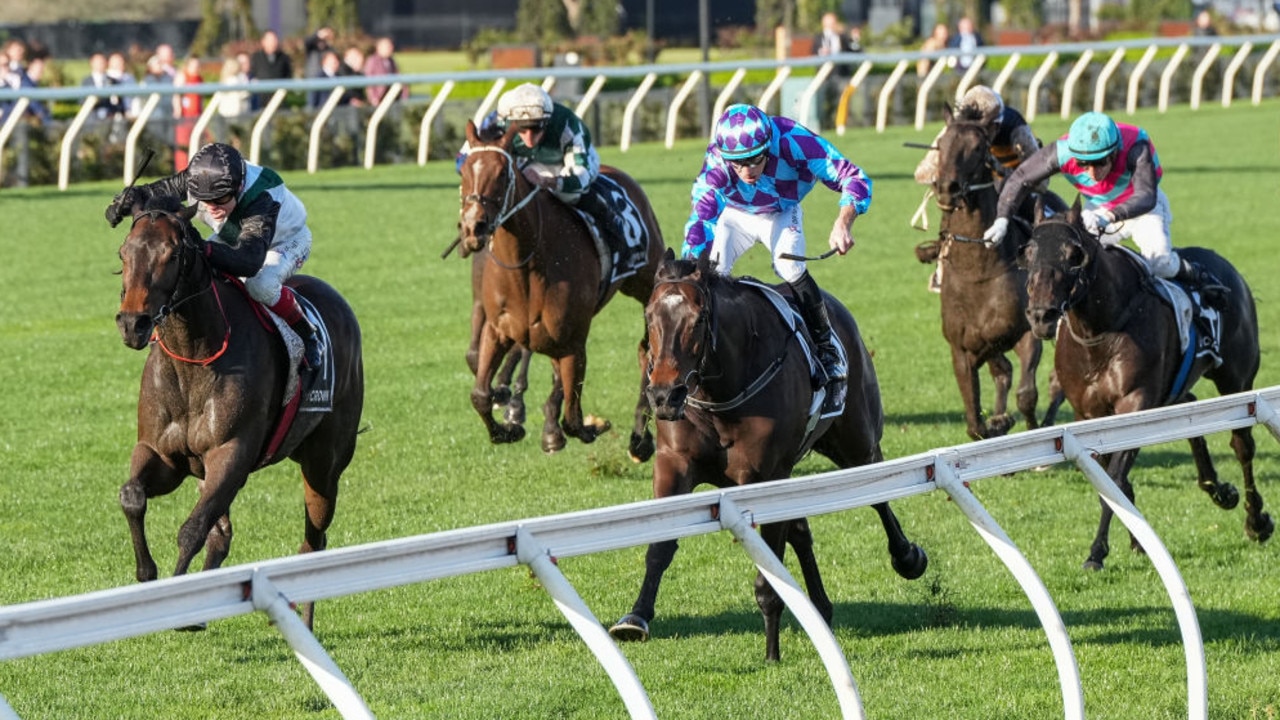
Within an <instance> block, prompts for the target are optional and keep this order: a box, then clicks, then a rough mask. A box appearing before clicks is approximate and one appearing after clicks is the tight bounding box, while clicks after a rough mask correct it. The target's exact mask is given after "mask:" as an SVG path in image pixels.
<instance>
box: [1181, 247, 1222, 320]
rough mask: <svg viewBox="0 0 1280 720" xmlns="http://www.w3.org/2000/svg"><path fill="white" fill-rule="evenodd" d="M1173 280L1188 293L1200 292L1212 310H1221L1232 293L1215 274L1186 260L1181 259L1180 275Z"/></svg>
mask: <svg viewBox="0 0 1280 720" xmlns="http://www.w3.org/2000/svg"><path fill="white" fill-rule="evenodd" d="M1173 279H1174V280H1175V281H1177V282H1179V283H1181V284H1182V286H1183V287H1185V288H1186V289H1187V290H1188V291H1192V290H1194V291H1198V292H1199V293H1200V298H1201V299H1202V300H1203V301H1204V304H1205V305H1208V306H1209V307H1212V308H1218V309H1221V308H1222V307H1223V305H1224V304H1225V302H1226V299H1227V293H1229V292H1230V290H1228V289H1227V286H1226V285H1223V284H1222V281H1221V280H1219V279H1218V278H1217V277H1216V276H1215V275H1214V274H1213V273H1211V272H1209V271H1208V270H1205V269H1204V268H1203V267H1201V266H1200V265H1199V264H1197V263H1194V262H1191V261H1190V260H1188V259H1186V258H1181V262H1180V264H1179V265H1178V273H1177V274H1176V275H1174V276H1173Z"/></svg>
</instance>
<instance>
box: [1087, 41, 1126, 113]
mask: <svg viewBox="0 0 1280 720" xmlns="http://www.w3.org/2000/svg"><path fill="white" fill-rule="evenodd" d="M1122 60H1124V48H1122V47H1121V48H1116V51H1115V52H1113V53H1111V59H1110V60H1108V61H1107V64H1106V65H1103V66H1102V70H1101V71H1100V72H1099V73H1098V80H1097V82H1095V83H1094V85H1093V110H1094V112H1103V111H1104V110H1106V108H1107V81H1108V80H1110V79H1111V76H1112V75H1113V74H1115V71H1116V68H1118V67H1120V62H1121V61H1122Z"/></svg>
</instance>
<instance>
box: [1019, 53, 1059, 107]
mask: <svg viewBox="0 0 1280 720" xmlns="http://www.w3.org/2000/svg"><path fill="white" fill-rule="evenodd" d="M1057 64H1058V51H1057V50H1054V51H1052V52H1050V53H1049V54H1048V55H1046V56H1045V58H1044V62H1042V63H1040V68H1039V69H1037V70H1036V74H1035V75H1032V76H1031V84H1030V85H1028V86H1027V112H1026V113H1025V115H1026V116H1027V122H1031V121H1032V120H1035V119H1036V108H1037V107H1038V106H1039V105H1040V86H1041V85H1043V84H1044V81H1045V79H1046V78H1048V77H1049V73H1050V72H1052V71H1053V66H1054V65H1057Z"/></svg>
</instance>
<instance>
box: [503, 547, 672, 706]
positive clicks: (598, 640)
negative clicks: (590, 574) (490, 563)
mask: <svg viewBox="0 0 1280 720" xmlns="http://www.w3.org/2000/svg"><path fill="white" fill-rule="evenodd" d="M516 558H517V559H518V560H519V561H520V562H521V563H522V564H524V565H528V566H529V569H530V570H532V571H533V574H534V575H536V576H537V578H538V581H539V582H541V583H542V587H543V588H545V589H546V591H547V593H548V594H550V595H551V599H552V600H553V601H555V604H556V607H557V608H559V609H560V612H561V613H563V614H564V617H565V619H566V620H568V621H569V624H570V625H572V626H573V629H574V630H576V631H577V632H578V636H579V637H581V638H582V641H583V642H585V643H586V644H587V647H588V648H590V650H591V653H592V654H593V655H595V656H596V660H599V661H600V664H601V665H603V666H604V669H605V672H607V673H609V679H611V680H613V686H614V687H616V688H617V689H618V694H620V695H621V696H622V702H623V704H625V705H626V706H627V712H628V713H630V715H631V717H633V718H654V719H656V718H657V714H656V713H655V712H654V709H653V704H652V703H650V702H649V693H647V692H646V691H645V689H644V685H641V684H640V678H639V677H637V676H636V673H635V670H634V669H633V668H632V667H631V663H629V662H627V658H626V656H625V655H623V654H622V651H621V650H619V649H618V644H617V643H615V642H614V641H613V638H612V637H610V635H609V632H608V631H607V630H605V629H604V626H603V625H602V624H600V621H599V620H598V619H596V616H595V615H593V614H592V612H591V609H590V608H588V607H587V604H586V603H585V602H583V601H582V598H581V597H580V596H579V595H578V592H577V591H576V590H574V588H573V585H572V584H571V583H570V582H569V580H568V578H566V577H565V576H564V573H562V572H560V568H558V567H556V561H555V558H553V557H551V554H550V552H549V551H548V550H547V548H545V547H543V546H542V545H541V544H539V543H538V541H537V539H536V538H535V537H534V536H533V535H532V534H531V533H530V532H529V531H528V530H527V529H525V527H524V526H521V527H519V528H518V529H517V530H516Z"/></svg>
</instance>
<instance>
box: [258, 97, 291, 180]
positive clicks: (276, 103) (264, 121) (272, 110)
mask: <svg viewBox="0 0 1280 720" xmlns="http://www.w3.org/2000/svg"><path fill="white" fill-rule="evenodd" d="M285 95H288V93H287V92H285V90H284V88H281V89H279V90H277V91H275V93H274V94H273V95H272V96H271V99H270V100H268V101H267V106H266V107H264V108H262V112H261V113H260V114H259V115H258V121H257V122H255V123H254V124H253V132H252V133H251V135H250V140H249V162H251V163H253V164H255V165H257V164H259V163H260V162H261V160H260V158H261V157H262V134H263V133H265V132H266V131H267V125H270V124H271V118H273V117H275V114H276V111H277V110H279V109H280V104H281V103H283V102H284V97H285Z"/></svg>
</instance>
